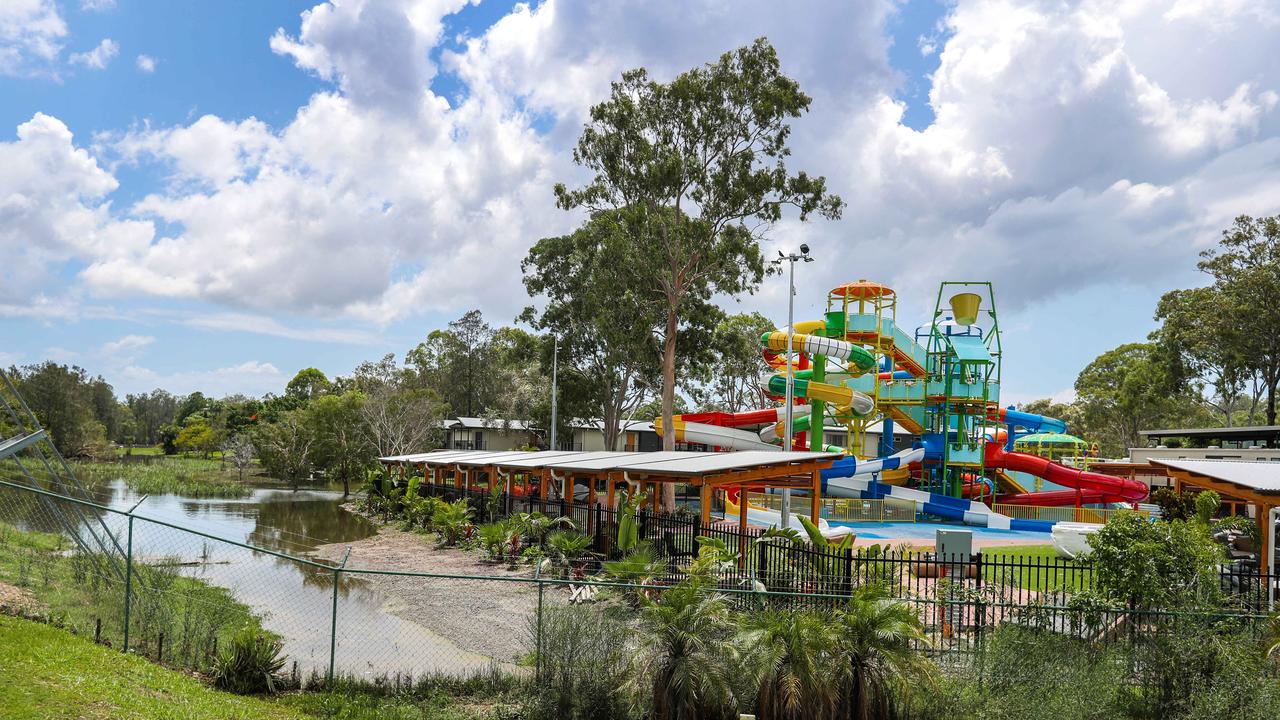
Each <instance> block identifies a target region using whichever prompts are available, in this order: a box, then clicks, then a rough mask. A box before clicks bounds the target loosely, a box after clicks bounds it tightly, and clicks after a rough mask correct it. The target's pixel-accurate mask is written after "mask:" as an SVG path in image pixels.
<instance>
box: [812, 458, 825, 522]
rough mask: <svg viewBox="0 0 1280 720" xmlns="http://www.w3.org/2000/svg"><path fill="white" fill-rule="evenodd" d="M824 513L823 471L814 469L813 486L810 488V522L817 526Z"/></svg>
mask: <svg viewBox="0 0 1280 720" xmlns="http://www.w3.org/2000/svg"><path fill="white" fill-rule="evenodd" d="M821 515H822V471H821V470H814V471H813V488H812V489H811V490H809V522H811V523H813V524H814V525H815V526H816V525H817V524H818V518H819V517H821Z"/></svg>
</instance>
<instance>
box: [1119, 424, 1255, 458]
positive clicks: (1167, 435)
mask: <svg viewBox="0 0 1280 720" xmlns="http://www.w3.org/2000/svg"><path fill="white" fill-rule="evenodd" d="M1138 434H1139V435H1141V436H1142V437H1144V438H1146V439H1147V441H1148V442H1149V443H1152V444H1154V445H1155V447H1140V448H1129V462H1132V463H1146V462H1149V461H1152V460H1250V461H1267V462H1280V425H1253V426H1246V427H1230V428H1175V429H1170V430H1140V431H1139V432H1138Z"/></svg>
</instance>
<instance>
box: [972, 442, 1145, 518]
mask: <svg viewBox="0 0 1280 720" xmlns="http://www.w3.org/2000/svg"><path fill="white" fill-rule="evenodd" d="M984 463H985V465H986V466H987V467H989V468H999V469H1003V470H1010V471H1013V472H1024V473H1028V474H1030V475H1035V476H1036V477H1039V478H1042V479H1044V480H1048V481H1049V482H1051V483H1054V484H1055V485H1061V486H1063V487H1068V488H1073V489H1072V490H1051V491H1049V492H1038V493H1016V494H1013V495H1003V496H1001V497H1000V498H999V501H1000V502H1001V503H1006V504H1009V505H1048V506H1053V505H1075V504H1077V503H1082V504H1094V503H1113V502H1140V501H1142V500H1145V499H1147V492H1148V491H1147V486H1146V485H1145V484H1143V483H1141V482H1139V481H1137V480H1130V479H1128V478H1121V477H1112V476H1110V475H1103V474H1101V473H1092V472H1088V471H1086V470H1080V469H1078V468H1072V467H1067V466H1066V465H1060V464H1058V463H1056V462H1053V461H1051V460H1048V459H1046V458H1042V457H1040V456H1038V455H1028V454H1027V453H1020V452H1010V451H1007V450H1005V449H1004V448H1003V447H1001V446H1000V445H999V444H998V443H991V442H989V443H987V446H986V456H985V459H984Z"/></svg>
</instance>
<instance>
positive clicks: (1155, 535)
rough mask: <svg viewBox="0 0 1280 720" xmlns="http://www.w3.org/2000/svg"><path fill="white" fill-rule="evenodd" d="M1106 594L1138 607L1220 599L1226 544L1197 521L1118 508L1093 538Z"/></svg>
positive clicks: (1169, 606) (1095, 559)
mask: <svg viewBox="0 0 1280 720" xmlns="http://www.w3.org/2000/svg"><path fill="white" fill-rule="evenodd" d="M1089 545H1090V547H1091V548H1092V549H1093V552H1092V558H1093V562H1094V567H1095V568H1096V569H1095V572H1096V578H1097V589H1098V591H1099V592H1100V593H1101V596H1102V598H1103V599H1105V600H1108V601H1111V602H1114V603H1117V604H1120V605H1133V606H1135V607H1138V608H1160V609H1173V608H1175V607H1186V606H1191V605H1199V604H1202V603H1203V604H1216V603H1217V600H1218V599H1219V596H1220V594H1221V590H1220V588H1219V587H1218V567H1219V565H1220V563H1221V562H1222V560H1223V552H1222V548H1221V547H1220V546H1219V545H1218V544H1217V543H1215V542H1214V541H1213V539H1212V538H1211V537H1209V533H1208V529H1207V528H1205V527H1204V526H1201V525H1197V524H1195V523H1191V522H1184V521H1174V522H1156V523H1153V522H1149V521H1148V520H1147V519H1146V518H1143V517H1141V516H1139V515H1136V514H1134V513H1129V512H1121V513H1118V514H1117V515H1116V516H1115V517H1113V518H1111V519H1110V520H1109V521H1107V524H1106V526H1104V527H1103V528H1102V529H1101V530H1099V531H1098V532H1096V533H1094V534H1093V535H1091V536H1090V537H1089Z"/></svg>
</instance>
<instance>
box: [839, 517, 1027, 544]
mask: <svg viewBox="0 0 1280 720" xmlns="http://www.w3.org/2000/svg"><path fill="white" fill-rule="evenodd" d="M830 524H831V525H833V526H839V527H847V528H850V529H851V530H853V531H854V532H855V533H857V534H858V537H859V538H862V539H869V540H888V541H893V540H933V539H935V538H936V537H937V532H938V531H939V530H968V531H970V532H972V533H973V539H974V540H1005V541H1010V540H1016V541H1025V542H1026V544H1028V545H1035V544H1044V543H1048V542H1050V537H1051V536H1050V534H1049V533H1047V532H1029V531H1027V530H996V529H994V528H985V527H977V526H973V525H955V524H950V523H937V522H832V523H830Z"/></svg>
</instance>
